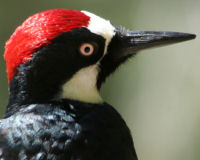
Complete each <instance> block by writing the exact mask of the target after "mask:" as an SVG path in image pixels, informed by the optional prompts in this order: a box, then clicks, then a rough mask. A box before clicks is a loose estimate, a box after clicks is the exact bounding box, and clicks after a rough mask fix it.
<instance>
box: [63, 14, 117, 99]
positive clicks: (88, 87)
mask: <svg viewBox="0 0 200 160" xmlns="http://www.w3.org/2000/svg"><path fill="white" fill-rule="evenodd" d="M82 12H83V13H84V14H86V15H88V16H89V17H90V22H89V25H88V26H87V27H86V28H87V29H89V30H90V31H91V32H92V33H94V34H97V35H100V36H102V37H103V38H104V39H105V47H104V54H103V56H102V57H101V58H100V59H99V61H98V62H97V63H96V64H94V65H90V66H87V67H85V68H82V69H80V70H79V71H78V72H77V73H75V74H74V75H73V77H72V78H71V79H70V80H68V81H67V82H66V83H65V84H64V85H63V86H62V90H63V92H62V94H61V98H69V99H74V100H80V101H85V102H92V103H99V102H102V98H101V96H100V93H99V90H98V89H97V77H98V73H99V67H98V65H99V62H100V61H101V59H102V58H103V57H104V56H105V55H106V53H107V48H108V45H109V43H110V42H111V40H112V38H113V37H114V35H115V27H114V26H113V25H112V24H111V23H110V21H108V20H105V19H103V18H101V17H99V16H96V15H95V14H92V13H90V12H87V11H82Z"/></svg>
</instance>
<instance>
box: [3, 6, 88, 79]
mask: <svg viewBox="0 0 200 160" xmlns="http://www.w3.org/2000/svg"><path fill="white" fill-rule="evenodd" d="M89 20H90V17H88V16H87V15H85V14H84V13H83V12H80V11H76V10H72V9H52V10H47V11H44V12H41V13H37V14H35V15H33V16H31V17H29V18H28V19H27V20H26V21H25V22H24V23H23V24H22V25H20V26H19V27H18V28H17V29H16V30H15V32H14V33H13V34H12V36H11V37H10V39H9V40H8V41H7V42H6V45H5V53H4V58H5V60H6V66H7V69H6V71H7V73H8V81H9V82H10V80H11V79H12V78H13V77H14V75H15V73H16V68H17V67H18V66H19V65H20V64H22V63H25V62H26V61H27V60H29V59H31V57H32V56H33V53H34V52H35V51H36V50H37V49H39V48H41V47H44V46H46V45H48V44H51V40H52V39H54V38H56V37H57V36H58V35H60V34H62V33H63V32H70V31H71V30H72V29H74V28H81V27H83V26H85V27H87V26H88V24H89Z"/></svg>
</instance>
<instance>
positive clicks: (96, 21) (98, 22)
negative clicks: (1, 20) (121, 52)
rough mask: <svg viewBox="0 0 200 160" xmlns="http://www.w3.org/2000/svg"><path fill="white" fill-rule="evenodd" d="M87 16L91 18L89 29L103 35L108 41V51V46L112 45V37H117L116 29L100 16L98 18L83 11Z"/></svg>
mask: <svg viewBox="0 0 200 160" xmlns="http://www.w3.org/2000/svg"><path fill="white" fill-rule="evenodd" d="M81 12H83V13H84V14H86V15H87V16H89V17H90V22H89V25H88V27H87V28H88V29H89V30H90V31H91V32H93V33H95V34H98V35H101V36H103V37H104V38H105V40H106V44H105V45H106V46H105V51H106V49H107V46H108V44H109V43H110V41H111V39H112V37H113V36H114V35H115V27H114V26H113V25H112V24H111V23H110V21H108V20H105V19H103V18H101V17H99V16H96V15H95V14H93V13H90V12H87V11H81Z"/></svg>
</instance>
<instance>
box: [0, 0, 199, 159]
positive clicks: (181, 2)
mask: <svg viewBox="0 0 200 160" xmlns="http://www.w3.org/2000/svg"><path fill="white" fill-rule="evenodd" d="M0 4H1V5H0V20H1V25H0V50H1V55H2V56H0V64H1V65H0V106H1V107H0V115H1V116H3V113H4V111H5V107H6V104H7V101H8V90H7V88H8V85H7V79H6V72H5V62H4V61H3V52H4V44H5V41H6V40H7V39H8V38H9V36H10V35H11V33H12V32H13V31H14V29H15V28H16V27H17V26H18V25H20V24H21V23H22V22H23V21H24V20H25V19H26V18H27V17H28V16H30V15H32V14H34V13H36V12H40V11H42V10H46V9H51V8H72V9H77V10H88V11H90V12H93V13H96V14H97V15H99V16H101V17H104V18H107V19H110V20H111V22H112V23H113V24H114V25H123V26H125V27H127V28H131V29H134V30H171V31H182V32H192V33H196V34H197V35H199V33H200V30H199V28H200V21H199V17H200V8H199V6H200V1H199V0H190V1H187V0H168V1H167V0H126V1H121V0H110V1H107V0H99V1H98V0H84V1H80V0H74V1H67V0H56V1H52V0H42V1H41V0H34V1H26V0H19V1H11V0H1V2H0ZM199 43H200V40H199V38H198V37H197V39H196V40H194V41H190V42H184V43H181V44H177V45H173V46H169V47H164V48H159V49H151V50H147V51H143V52H142V53H140V54H138V55H137V56H136V57H135V58H133V59H130V61H129V62H128V63H126V64H124V65H123V66H122V67H121V68H120V69H119V70H118V71H117V72H116V73H115V74H113V75H112V76H111V77H110V78H109V79H108V80H107V82H106V84H105V85H104V86H103V88H102V91H101V92H102V96H103V97H104V99H105V100H106V101H108V102H109V103H110V104H112V105H113V106H115V107H116V108H117V110H118V111H119V112H120V113H121V114H122V116H123V117H124V119H125V120H126V122H127V124H128V126H129V127H130V129H131V131H132V133H133V138H134V141H135V146H136V150H137V153H138V156H139V159H141V160H199V159H200V152H199V148H200V107H199V106H200V100H199V95H200V72H199V68H200V63H199V61H200V54H199V50H200V45H199Z"/></svg>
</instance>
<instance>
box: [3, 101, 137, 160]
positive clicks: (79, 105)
mask: <svg viewBox="0 0 200 160" xmlns="http://www.w3.org/2000/svg"><path fill="white" fill-rule="evenodd" d="M0 137H1V140H0V153H1V156H0V157H1V158H3V159H5V160H7V159H8V160H14V159H18V158H19V159H30V160H43V159H48V160H63V159H65V160H68V159H69V160H93V159H96V160H110V159H116V160H122V159H123V160H135V159H137V158H136V153H135V151H134V148H133V142H132V138H131V135H130V132H129V129H128V128H127V126H126V124H125V122H124V120H123V119H122V118H121V116H120V115H119V114H118V113H117V111H116V110H115V109H114V108H113V107H112V106H110V105H108V104H107V103H102V104H91V103H83V102H78V101H72V100H66V99H65V100H60V101H52V102H49V103H45V104H31V105H24V106H23V108H21V109H20V110H19V111H18V112H17V113H15V114H14V115H12V116H11V117H8V118H6V119H3V120H2V122H1V124H0ZM5 144H6V145H5ZM105 144H106V145H105Z"/></svg>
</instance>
